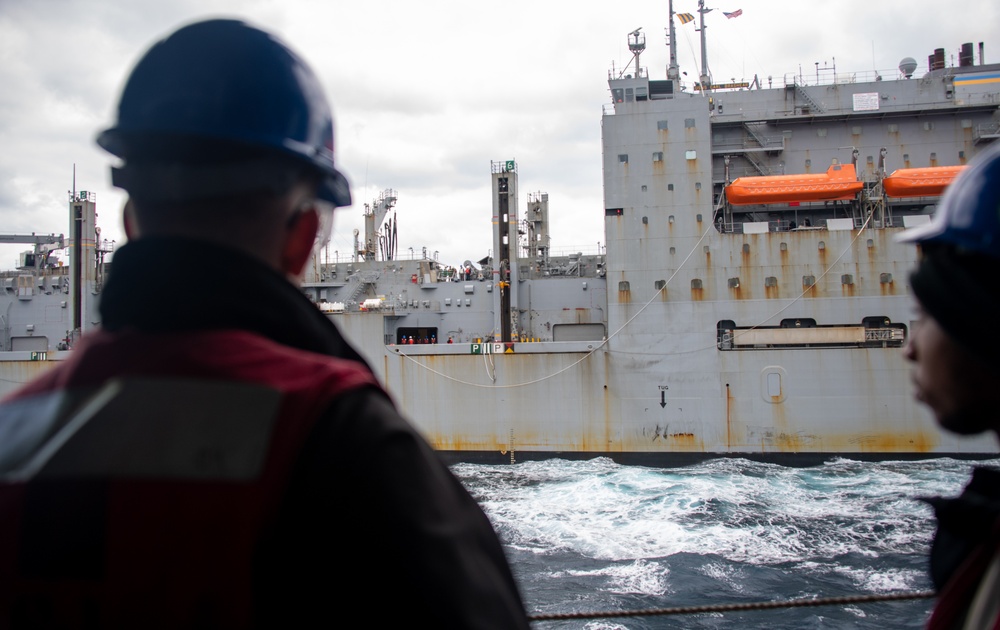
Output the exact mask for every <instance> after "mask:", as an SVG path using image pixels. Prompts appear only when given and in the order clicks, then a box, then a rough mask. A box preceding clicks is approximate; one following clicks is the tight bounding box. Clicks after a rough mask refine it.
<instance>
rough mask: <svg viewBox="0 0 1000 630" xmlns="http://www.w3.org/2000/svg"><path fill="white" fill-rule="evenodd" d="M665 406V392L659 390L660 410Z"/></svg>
mask: <svg viewBox="0 0 1000 630" xmlns="http://www.w3.org/2000/svg"><path fill="white" fill-rule="evenodd" d="M666 406H667V392H665V391H663V390H662V389H661V390H660V409H663V408H664V407H666Z"/></svg>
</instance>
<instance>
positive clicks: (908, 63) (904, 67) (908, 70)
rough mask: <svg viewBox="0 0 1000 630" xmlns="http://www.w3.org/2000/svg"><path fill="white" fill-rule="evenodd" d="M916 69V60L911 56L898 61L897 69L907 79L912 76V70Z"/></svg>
mask: <svg viewBox="0 0 1000 630" xmlns="http://www.w3.org/2000/svg"><path fill="white" fill-rule="evenodd" d="M916 69H917V60H916V59H914V58H913V57H903V60H902V61H900V62H899V71H900V72H902V73H903V76H905V77H906V78H907V79H909V78H910V77H912V76H913V71H914V70H916Z"/></svg>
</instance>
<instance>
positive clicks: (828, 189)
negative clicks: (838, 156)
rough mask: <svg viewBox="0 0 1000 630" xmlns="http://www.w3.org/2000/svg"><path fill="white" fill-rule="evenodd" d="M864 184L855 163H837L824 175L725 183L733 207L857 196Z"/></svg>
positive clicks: (784, 176)
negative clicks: (856, 170) (855, 168)
mask: <svg viewBox="0 0 1000 630" xmlns="http://www.w3.org/2000/svg"><path fill="white" fill-rule="evenodd" d="M863 187H864V183H863V182H859V181H858V176H857V173H856V172H855V171H854V165H853V164H834V165H833V166H831V167H830V168H828V169H827V171H826V173H825V174H823V175H808V174H804V175H766V176H763V177H738V178H736V180H735V181H733V183H732V184H729V185H728V186H726V199H727V200H728V201H729V203H731V204H732V205H734V206H746V205H749V204H754V203H795V202H807V201H839V200H849V199H854V198H855V197H856V196H857V194H858V193H859V192H861V189H862V188H863Z"/></svg>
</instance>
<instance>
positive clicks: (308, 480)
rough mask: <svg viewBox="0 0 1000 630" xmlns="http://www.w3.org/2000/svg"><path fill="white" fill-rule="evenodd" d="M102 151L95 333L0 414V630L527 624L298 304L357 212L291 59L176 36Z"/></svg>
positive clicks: (482, 540) (263, 46)
mask: <svg viewBox="0 0 1000 630" xmlns="http://www.w3.org/2000/svg"><path fill="white" fill-rule="evenodd" d="M97 142H98V144H99V145H100V146H101V147H103V148H104V149H106V150H108V151H109V152H110V153H112V154H114V155H115V156H117V157H118V158H120V160H121V162H120V164H119V165H118V166H116V167H115V168H113V169H112V181H113V183H114V184H115V185H116V186H118V187H120V188H123V189H125V190H126V191H127V192H128V194H129V201H128V203H127V205H126V206H125V211H124V222H125V231H126V234H127V235H128V239H129V242H128V244H126V245H125V246H124V247H122V248H120V249H119V250H118V251H117V252H116V253H115V256H114V261H113V270H112V271H111V274H110V277H109V279H108V281H107V283H106V285H105V289H104V292H103V294H102V297H101V318H102V325H101V328H100V329H99V330H97V331H95V332H93V333H89V334H88V335H87V336H85V337H84V339H83V340H82V341H81V342H80V343H78V344H77V346H76V348H75V349H74V351H73V352H72V354H71V355H70V358H69V359H68V360H66V361H64V362H62V363H61V364H60V365H59V366H58V367H56V368H54V369H52V370H50V371H48V372H46V373H45V374H44V375H43V376H41V377H40V378H39V379H37V380H35V381H33V382H31V383H29V384H28V385H27V386H25V387H23V388H22V389H20V390H19V391H17V392H15V393H14V394H13V395H12V396H10V397H9V398H8V399H6V400H5V401H4V402H3V404H0V627H3V628H8V627H13V628H20V627H24V628H29V627H46V628H49V627H60V628H62V627H76V628H82V627H98V628H107V627H115V628H148V627H163V628H193V627H207V628H247V627H283V628H284V627H287V628H302V627H317V626H320V627H322V626H333V627H372V626H376V627H386V628H401V627H427V628H528V622H527V618H526V616H525V613H524V609H523V605H522V603H521V599H520V595H519V594H518V589H517V585H516V583H515V581H514V579H513V576H512V575H511V572H510V569H509V567H508V565H507V562H506V559H505V557H504V552H503V549H502V547H501V546H500V543H499V541H498V539H497V536H496V534H495V533H494V531H493V529H492V527H491V525H490V522H489V521H488V520H487V518H486V515H485V514H484V513H483V511H482V510H481V509H480V507H479V506H478V505H477V504H476V502H475V501H474V500H473V499H472V497H471V496H470V495H469V494H468V492H466V490H465V489H464V488H463V487H462V486H461V484H460V483H459V481H458V480H457V479H456V478H455V477H454V476H453V475H452V474H451V473H450V472H449V470H448V469H447V467H446V466H445V465H444V464H443V463H442V462H441V461H440V460H439V458H438V456H437V454H436V453H435V452H434V451H433V450H432V449H431V448H430V446H429V445H428V444H427V442H425V441H424V440H423V439H422V438H421V437H420V435H419V434H418V433H417V431H416V430H415V429H414V428H413V427H412V426H411V425H410V424H409V423H408V422H407V421H406V420H405V419H403V418H402V417H401V416H400V414H399V412H398V411H397V410H396V409H395V408H394V407H393V405H392V403H391V402H390V400H389V398H388V396H387V395H386V394H385V392H384V391H382V389H380V387H379V385H378V382H377V380H376V378H375V377H374V376H373V374H372V372H371V370H370V369H369V367H368V366H367V365H366V364H365V363H364V361H363V360H362V358H361V357H360V356H359V355H358V354H357V353H356V352H355V351H354V349H353V348H351V346H350V345H349V344H348V343H347V342H346V341H345V340H344V338H343V337H342V336H341V335H340V333H339V332H338V330H337V329H336V327H335V326H334V325H333V323H331V321H330V320H329V319H328V318H327V317H326V316H325V315H323V314H322V313H321V312H320V311H319V309H318V308H317V307H316V305H315V304H313V303H312V302H310V301H309V299H308V298H307V297H306V296H305V294H304V293H302V292H301V291H300V290H299V288H298V286H297V284H298V279H299V278H300V276H301V274H302V272H303V269H304V268H305V266H306V264H307V262H308V261H309V259H310V257H311V255H312V253H313V251H314V247H315V246H316V245H317V244H322V243H323V241H324V240H325V236H326V235H328V232H327V230H328V229H329V225H330V221H331V218H332V213H333V208H334V207H337V206H347V205H350V203H351V194H350V190H349V187H348V183H347V180H346V179H345V177H344V176H343V175H342V174H341V173H340V172H339V171H338V170H337V168H335V165H334V150H333V147H334V144H333V118H332V116H331V113H330V108H329V106H328V104H327V101H326V97H325V96H324V91H323V87H322V85H321V84H320V82H319V80H318V78H317V77H316V76H315V75H314V74H313V72H312V71H311V69H310V68H309V67H308V66H307V65H306V63H305V62H304V61H303V60H302V59H301V58H300V57H299V56H298V55H296V54H295V53H294V52H292V51H291V50H290V49H289V48H287V47H286V46H285V45H284V44H282V43H281V42H280V41H278V40H277V39H275V38H274V37H273V36H271V35H270V34H268V33H266V32H264V31H261V30H259V29H257V28H254V27H251V26H249V25H247V24H245V23H243V22H240V21H236V20H209V21H204V22H198V23H195V24H191V25H189V26H186V27H184V28H181V29H179V30H177V31H176V32H174V33H173V34H171V35H169V36H168V37H166V38H165V39H163V40H161V41H159V42H157V43H156V44H154V45H153V47H152V48H151V49H150V50H149V51H148V52H147V53H146V54H145V56H143V57H142V59H141V60H140V61H139V63H138V64H137V65H136V66H135V68H134V69H133V71H132V73H131V75H130V76H129V78H128V81H127V83H126V84H125V87H124V91H123V92H122V94H121V98H120V101H119V104H118V110H117V121H116V122H115V123H114V125H113V126H112V127H111V128H110V129H108V130H106V131H104V132H103V133H101V134H100V135H99V136H98V138H97ZM164 296H168V298H169V299H166V300H164V299H163V298H164ZM248 298H249V299H248ZM154 304H155V306H153V305H154ZM409 343H413V338H412V337H411V338H410V340H409Z"/></svg>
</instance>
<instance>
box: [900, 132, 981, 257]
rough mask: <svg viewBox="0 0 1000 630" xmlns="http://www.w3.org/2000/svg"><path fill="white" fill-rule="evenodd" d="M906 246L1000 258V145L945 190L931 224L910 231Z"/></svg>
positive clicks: (904, 236) (904, 238)
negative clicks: (945, 247) (928, 246)
mask: <svg viewBox="0 0 1000 630" xmlns="http://www.w3.org/2000/svg"><path fill="white" fill-rule="evenodd" d="M897 240H898V241H899V242H902V243H920V244H942V245H954V246H956V247H958V248H960V249H962V250H964V251H968V252H972V253H979V254H985V255H987V256H992V257H994V258H1000V142H995V143H994V144H993V145H992V146H990V147H989V148H987V149H986V150H985V151H983V152H982V153H980V154H979V155H977V156H976V157H975V158H973V160H972V161H971V162H970V163H969V166H968V167H967V168H965V169H963V170H962V172H961V173H959V175H958V177H956V178H955V181H953V182H952V183H951V184H950V185H949V186H948V188H947V190H945V193H944V197H942V199H941V203H940V204H939V205H938V208H937V211H936V213H935V215H934V218H933V219H932V220H931V221H930V223H927V224H924V225H920V226H917V227H915V228H911V229H909V230H906V231H905V232H903V233H902V234H900V235H899V236H898V237H897Z"/></svg>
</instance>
